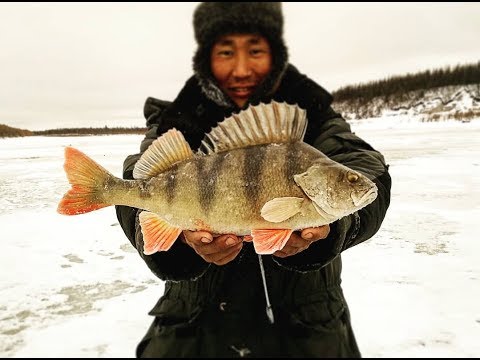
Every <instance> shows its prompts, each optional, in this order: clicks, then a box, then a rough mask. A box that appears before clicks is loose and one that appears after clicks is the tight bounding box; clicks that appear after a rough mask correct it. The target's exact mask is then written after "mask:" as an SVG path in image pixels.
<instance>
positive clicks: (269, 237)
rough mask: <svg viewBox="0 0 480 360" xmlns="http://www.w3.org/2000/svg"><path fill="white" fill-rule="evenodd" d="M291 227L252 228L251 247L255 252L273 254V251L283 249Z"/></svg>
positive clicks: (290, 232) (290, 233)
mask: <svg viewBox="0 0 480 360" xmlns="http://www.w3.org/2000/svg"><path fill="white" fill-rule="evenodd" d="M292 232H293V230H292V229H271V230H270V229H260V230H252V238H253V247H254V248H255V252H256V253H257V254H262V255H267V254H273V253H274V252H275V251H278V250H281V249H283V247H284V246H285V244H286V243H287V241H288V239H290V235H292Z"/></svg>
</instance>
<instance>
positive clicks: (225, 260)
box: [213, 242, 243, 265]
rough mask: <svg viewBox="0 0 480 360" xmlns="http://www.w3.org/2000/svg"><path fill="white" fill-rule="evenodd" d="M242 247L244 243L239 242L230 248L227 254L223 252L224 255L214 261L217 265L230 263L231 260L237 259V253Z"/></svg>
mask: <svg viewBox="0 0 480 360" xmlns="http://www.w3.org/2000/svg"><path fill="white" fill-rule="evenodd" d="M242 247H243V243H242V242H240V243H239V244H237V245H235V246H233V247H232V248H231V249H229V250H228V251H227V253H226V254H224V253H222V256H223V255H224V256H223V257H220V258H219V259H218V260H215V261H214V262H213V263H214V264H215V265H225V264H228V263H229V262H230V261H232V260H233V259H235V258H236V257H237V255H238V254H239V253H240V251H241V250H242Z"/></svg>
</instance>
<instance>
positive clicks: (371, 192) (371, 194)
mask: <svg viewBox="0 0 480 360" xmlns="http://www.w3.org/2000/svg"><path fill="white" fill-rule="evenodd" d="M377 195H378V190H377V187H376V186H374V187H371V188H370V189H368V190H367V191H366V192H365V193H363V195H361V196H360V197H357V196H355V194H352V200H353V204H354V205H355V206H364V205H367V204H370V203H371V202H372V201H373V200H375V199H376V198H377Z"/></svg>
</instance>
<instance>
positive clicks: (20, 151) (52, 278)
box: [0, 119, 480, 357]
mask: <svg viewBox="0 0 480 360" xmlns="http://www.w3.org/2000/svg"><path fill="white" fill-rule="evenodd" d="M397 120H398V119H397ZM352 129H353V130H354V131H355V132H356V133H357V134H358V135H360V136H361V137H363V138H364V139H365V140H367V141H368V142H369V143H370V144H371V145H372V146H374V147H375V148H377V149H378V150H380V151H381V152H382V153H383V154H384V156H385V158H386V160H387V163H388V164H390V173H391V176H392V179H393V186H392V200H391V206H390V209H389V211H388V213H387V217H386V218H385V221H384V223H383V225H382V228H381V230H380V231H379V232H378V233H377V235H376V236H374V237H373V238H372V239H370V240H369V241H367V242H365V243H363V244H361V245H359V246H356V247H354V248H352V249H349V250H347V251H346V252H345V253H344V254H343V263H344V271H343V288H344V292H345V295H346V297H347V301H348V304H349V306H350V310H351V315H352V322H353V326H354V330H355V333H356V336H357V340H358V343H359V346H360V349H361V351H362V354H363V356H365V357H403V356H404V357H435V356H438V357H478V356H480V342H479V341H478V340H479V339H480V307H479V306H478V301H479V299H480V262H479V261H478V259H479V255H478V251H479V250H480V245H479V243H478V234H477V233H478V227H477V226H476V225H477V223H478V219H480V120H473V121H472V122H470V123H460V122H455V121H446V122H442V123H420V122H408V121H398V122H394V121H385V122H382V120H377V121H363V122H357V123H352ZM141 139H142V136H138V135H116V136H87V137H24V138H15V139H0V229H2V251H1V252H0V262H1V264H2V265H1V266H2V271H1V273H0V281H1V285H0V298H1V300H0V314H1V315H0V355H1V356H3V357H48V356H51V357H117V356H118V357H134V349H135V346H136V344H137V343H138V341H139V340H140V339H141V337H142V336H143V335H144V333H145V331H146V330H147V328H148V326H149V325H150V322H151V321H152V318H151V317H150V316H148V315H147V312H148V311H149V310H150V309H151V308H152V307H153V305H154V304H155V303H156V301H157V300H158V298H159V296H160V295H161V294H162V293H163V282H162V281H161V280H159V279H158V278H156V277H155V276H154V275H153V274H151V273H150V271H149V270H148V268H147V267H146V265H145V264H144V263H143V261H142V260H141V259H140V257H139V255H138V254H137V253H136V251H135V250H134V249H133V247H132V246H131V245H130V243H129V242H128V240H127V239H126V237H125V236H124V234H123V232H122V230H121V228H120V226H119V225H118V221H117V219H116V216H115V211H114V209H113V207H109V208H104V209H101V210H98V211H95V212H92V213H88V214H84V215H81V216H71V217H69V216H62V215H59V214H57V213H56V207H57V204H58V201H59V200H60V198H61V197H62V196H63V194H64V192H65V191H66V190H68V188H69V185H68V182H67V180H66V177H65V173H64V171H63V168H62V167H63V149H64V147H65V146H67V145H71V146H74V147H76V148H78V149H80V150H82V151H83V152H85V153H86V154H87V155H89V156H91V157H92V158H93V159H95V160H96V161H97V162H99V163H100V164H101V165H103V166H104V167H105V168H106V169H108V170H110V171H111V172H112V173H113V174H115V175H119V176H120V175H121V169H122V162H123V159H124V158H125V157H126V156H127V155H129V154H132V153H135V152H137V151H138V149H139V144H140V141H141Z"/></svg>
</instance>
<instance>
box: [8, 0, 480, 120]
mask: <svg viewBox="0 0 480 360" xmlns="http://www.w3.org/2000/svg"><path fill="white" fill-rule="evenodd" d="M196 4H197V3H96V4H93V3H40V4H39V3H35V4H34V3H1V4H0V124H7V125H10V126H15V127H20V128H26V129H31V130H37V129H47V128H57V127H71V126H74V127H84V126H86V127H88V126H104V125H107V126H143V125H144V123H145V120H144V119H143V116H142V109H143V103H144V101H145V99H146V98H147V97H148V96H153V97H157V98H162V99H165V100H171V99H173V98H174V97H175V95H176V94H177V93H178V91H179V90H180V89H181V87H182V86H183V84H184V82H185V80H186V79H187V78H188V77H189V76H190V75H191V73H192V72H191V59H192V55H193V53H194V50H195V47H196V45H195V42H194V37H193V29H192V13H193V10H194V8H195V6H196ZM283 9H284V17H285V29H284V33H285V40H286V42H287V45H288V47H289V52H290V61H291V62H292V63H293V64H295V65H296V66H297V67H298V68H299V69H300V71H302V72H304V73H306V74H307V75H309V76H310V77H311V78H313V79H314V80H316V81H317V82H318V83H320V84H321V85H322V86H324V87H325V88H326V89H327V90H330V91H333V90H336V89H338V88H339V87H342V86H345V85H350V84H354V83H361V82H367V81H371V80H377V79H381V78H385V77H387V76H391V75H400V74H404V73H406V72H416V71H421V70H426V69H431V68H437V67H443V66H447V65H456V64H463V63H473V62H477V61H479V60H480V45H479V37H480V4H478V3H455V4H454V3H390V4H382V3H362V4H353V3H335V4H334V3H325V2H323V3H285V4H284V7H283Z"/></svg>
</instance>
